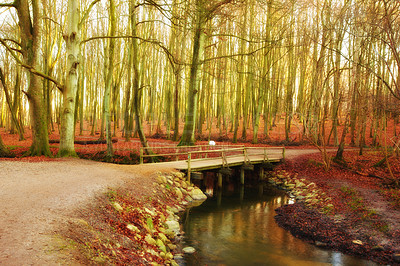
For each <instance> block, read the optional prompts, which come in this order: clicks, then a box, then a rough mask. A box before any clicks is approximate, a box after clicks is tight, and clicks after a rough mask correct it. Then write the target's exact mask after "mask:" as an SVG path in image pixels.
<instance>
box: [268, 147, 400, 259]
mask: <svg viewBox="0 0 400 266" xmlns="http://www.w3.org/2000/svg"><path fill="white" fill-rule="evenodd" d="M345 158H346V159H347V160H348V161H350V165H352V166H354V165H357V164H359V166H360V167H358V168H357V169H354V168H344V167H343V166H341V165H336V164H332V166H331V169H330V170H328V171H325V170H323V165H322V164H321V163H319V162H321V156H320V155H319V154H313V155H306V156H300V157H297V158H296V160H295V161H291V160H290V161H287V162H286V163H285V164H283V165H281V166H279V167H278V169H277V171H276V172H275V173H274V174H273V175H272V176H270V179H269V180H270V182H271V183H273V184H275V185H277V186H279V187H281V188H284V189H285V190H287V191H288V193H289V194H290V195H291V196H292V197H293V198H295V199H296V202H295V203H294V204H291V205H285V206H283V207H281V208H278V209H277V210H276V212H277V216H276V217H275V220H276V221H277V223H278V224H279V225H280V226H281V227H283V228H285V229H287V230H289V231H290V232H291V233H292V234H293V235H294V236H296V237H298V238H301V239H303V240H305V241H307V242H309V243H311V244H314V245H317V246H319V247H321V248H326V249H333V250H338V251H341V252H343V253H347V254H350V255H355V256H359V257H361V258H365V259H368V260H372V261H374V262H377V263H382V264H391V265H400V208H399V207H400V206H399V201H398V197H399V190H398V189H393V188H392V187H391V186H388V185H387V184H388V182H387V180H388V178H386V177H387V173H386V171H387V170H385V169H379V168H377V167H373V165H374V164H376V163H377V162H379V160H380V159H379V156H378V155H377V153H376V152H373V151H371V152H370V153H368V154H367V155H365V156H358V155H357V154H356V153H355V152H346V154H345ZM390 163H392V165H393V166H394V167H392V173H394V174H395V175H396V177H398V158H392V161H390ZM383 168H384V167H383ZM393 169H394V171H393Z"/></svg>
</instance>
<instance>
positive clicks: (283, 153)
mask: <svg viewBox="0 0 400 266" xmlns="http://www.w3.org/2000/svg"><path fill="white" fill-rule="evenodd" d="M285 153H286V149H285V147H283V148H282V159H283V160H285Z"/></svg>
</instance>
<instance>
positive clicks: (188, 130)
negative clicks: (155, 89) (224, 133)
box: [178, 0, 205, 146]
mask: <svg viewBox="0 0 400 266" xmlns="http://www.w3.org/2000/svg"><path fill="white" fill-rule="evenodd" d="M200 2H201V1H200V0H197V2H196V5H197V6H198V7H199V10H198V13H197V16H196V27H195V33H194V39H193V58H192V63H191V66H190V80H189V89H188V98H187V103H186V117H185V126H184V129H183V135H182V138H181V141H180V142H179V144H178V145H180V146H189V145H194V142H195V139H194V131H195V128H196V117H197V107H198V103H197V99H198V90H197V89H198V87H199V86H198V84H199V82H200V71H199V67H200V62H201V56H202V54H203V52H204V40H205V34H204V32H203V27H204V24H205V18H204V17H203V14H202V10H201V3H200Z"/></svg>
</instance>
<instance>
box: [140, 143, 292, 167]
mask: <svg viewBox="0 0 400 266" xmlns="http://www.w3.org/2000/svg"><path fill="white" fill-rule="evenodd" d="M147 149H151V151H152V153H151V154H147V153H146V152H145V151H146V150H147ZM274 154H281V156H282V157H283V158H284V157H285V149H284V148H283V147H245V146H244V145H199V146H171V147H166V146H161V147H149V148H145V147H142V148H141V149H140V163H141V164H143V163H144V158H155V157H169V158H170V159H171V160H170V161H172V160H176V161H178V160H187V162H188V164H190V162H191V161H193V160H196V161H198V160H206V159H211V158H214V159H215V158H222V161H223V165H225V164H227V158H228V157H234V156H244V162H245V163H247V162H250V159H249V156H260V155H262V156H263V157H264V161H268V160H269V158H268V157H269V156H271V155H274ZM188 167H189V166H188Z"/></svg>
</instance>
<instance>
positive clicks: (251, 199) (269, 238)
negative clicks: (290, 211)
mask: <svg viewBox="0 0 400 266" xmlns="http://www.w3.org/2000/svg"><path fill="white" fill-rule="evenodd" d="M289 201H290V199H289V198H288V197H286V196H285V195H284V194H282V192H280V191H277V190H275V189H273V188H268V189H267V190H265V189H262V190H261V191H260V188H259V187H258V188H255V189H246V190H245V189H244V188H243V187H242V188H241V189H238V190H236V191H235V192H226V193H221V192H218V193H217V192H215V193H214V198H211V199H209V200H207V201H206V202H204V203H203V204H202V205H201V206H199V207H195V208H192V209H191V210H189V213H187V214H186V215H185V218H184V219H183V225H184V231H185V232H186V236H185V242H186V245H189V246H193V247H195V248H196V250H197V252H196V253H195V254H193V255H190V256H186V258H185V261H186V265H274V266H275V265H307V266H308V265H375V264H374V263H372V262H368V261H364V260H360V259H357V258H354V257H350V256H347V255H343V254H342V253H338V252H334V251H326V250H321V249H319V248H316V247H314V246H312V245H309V244H307V243H304V242H303V241H301V240H299V239H297V238H295V237H293V236H292V235H291V234H290V233H289V232H287V231H285V230H283V229H282V228H280V227H278V226H277V224H276V223H275V220H274V216H275V211H274V210H275V209H276V208H278V207H279V206H281V205H282V204H288V203H289Z"/></svg>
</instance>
